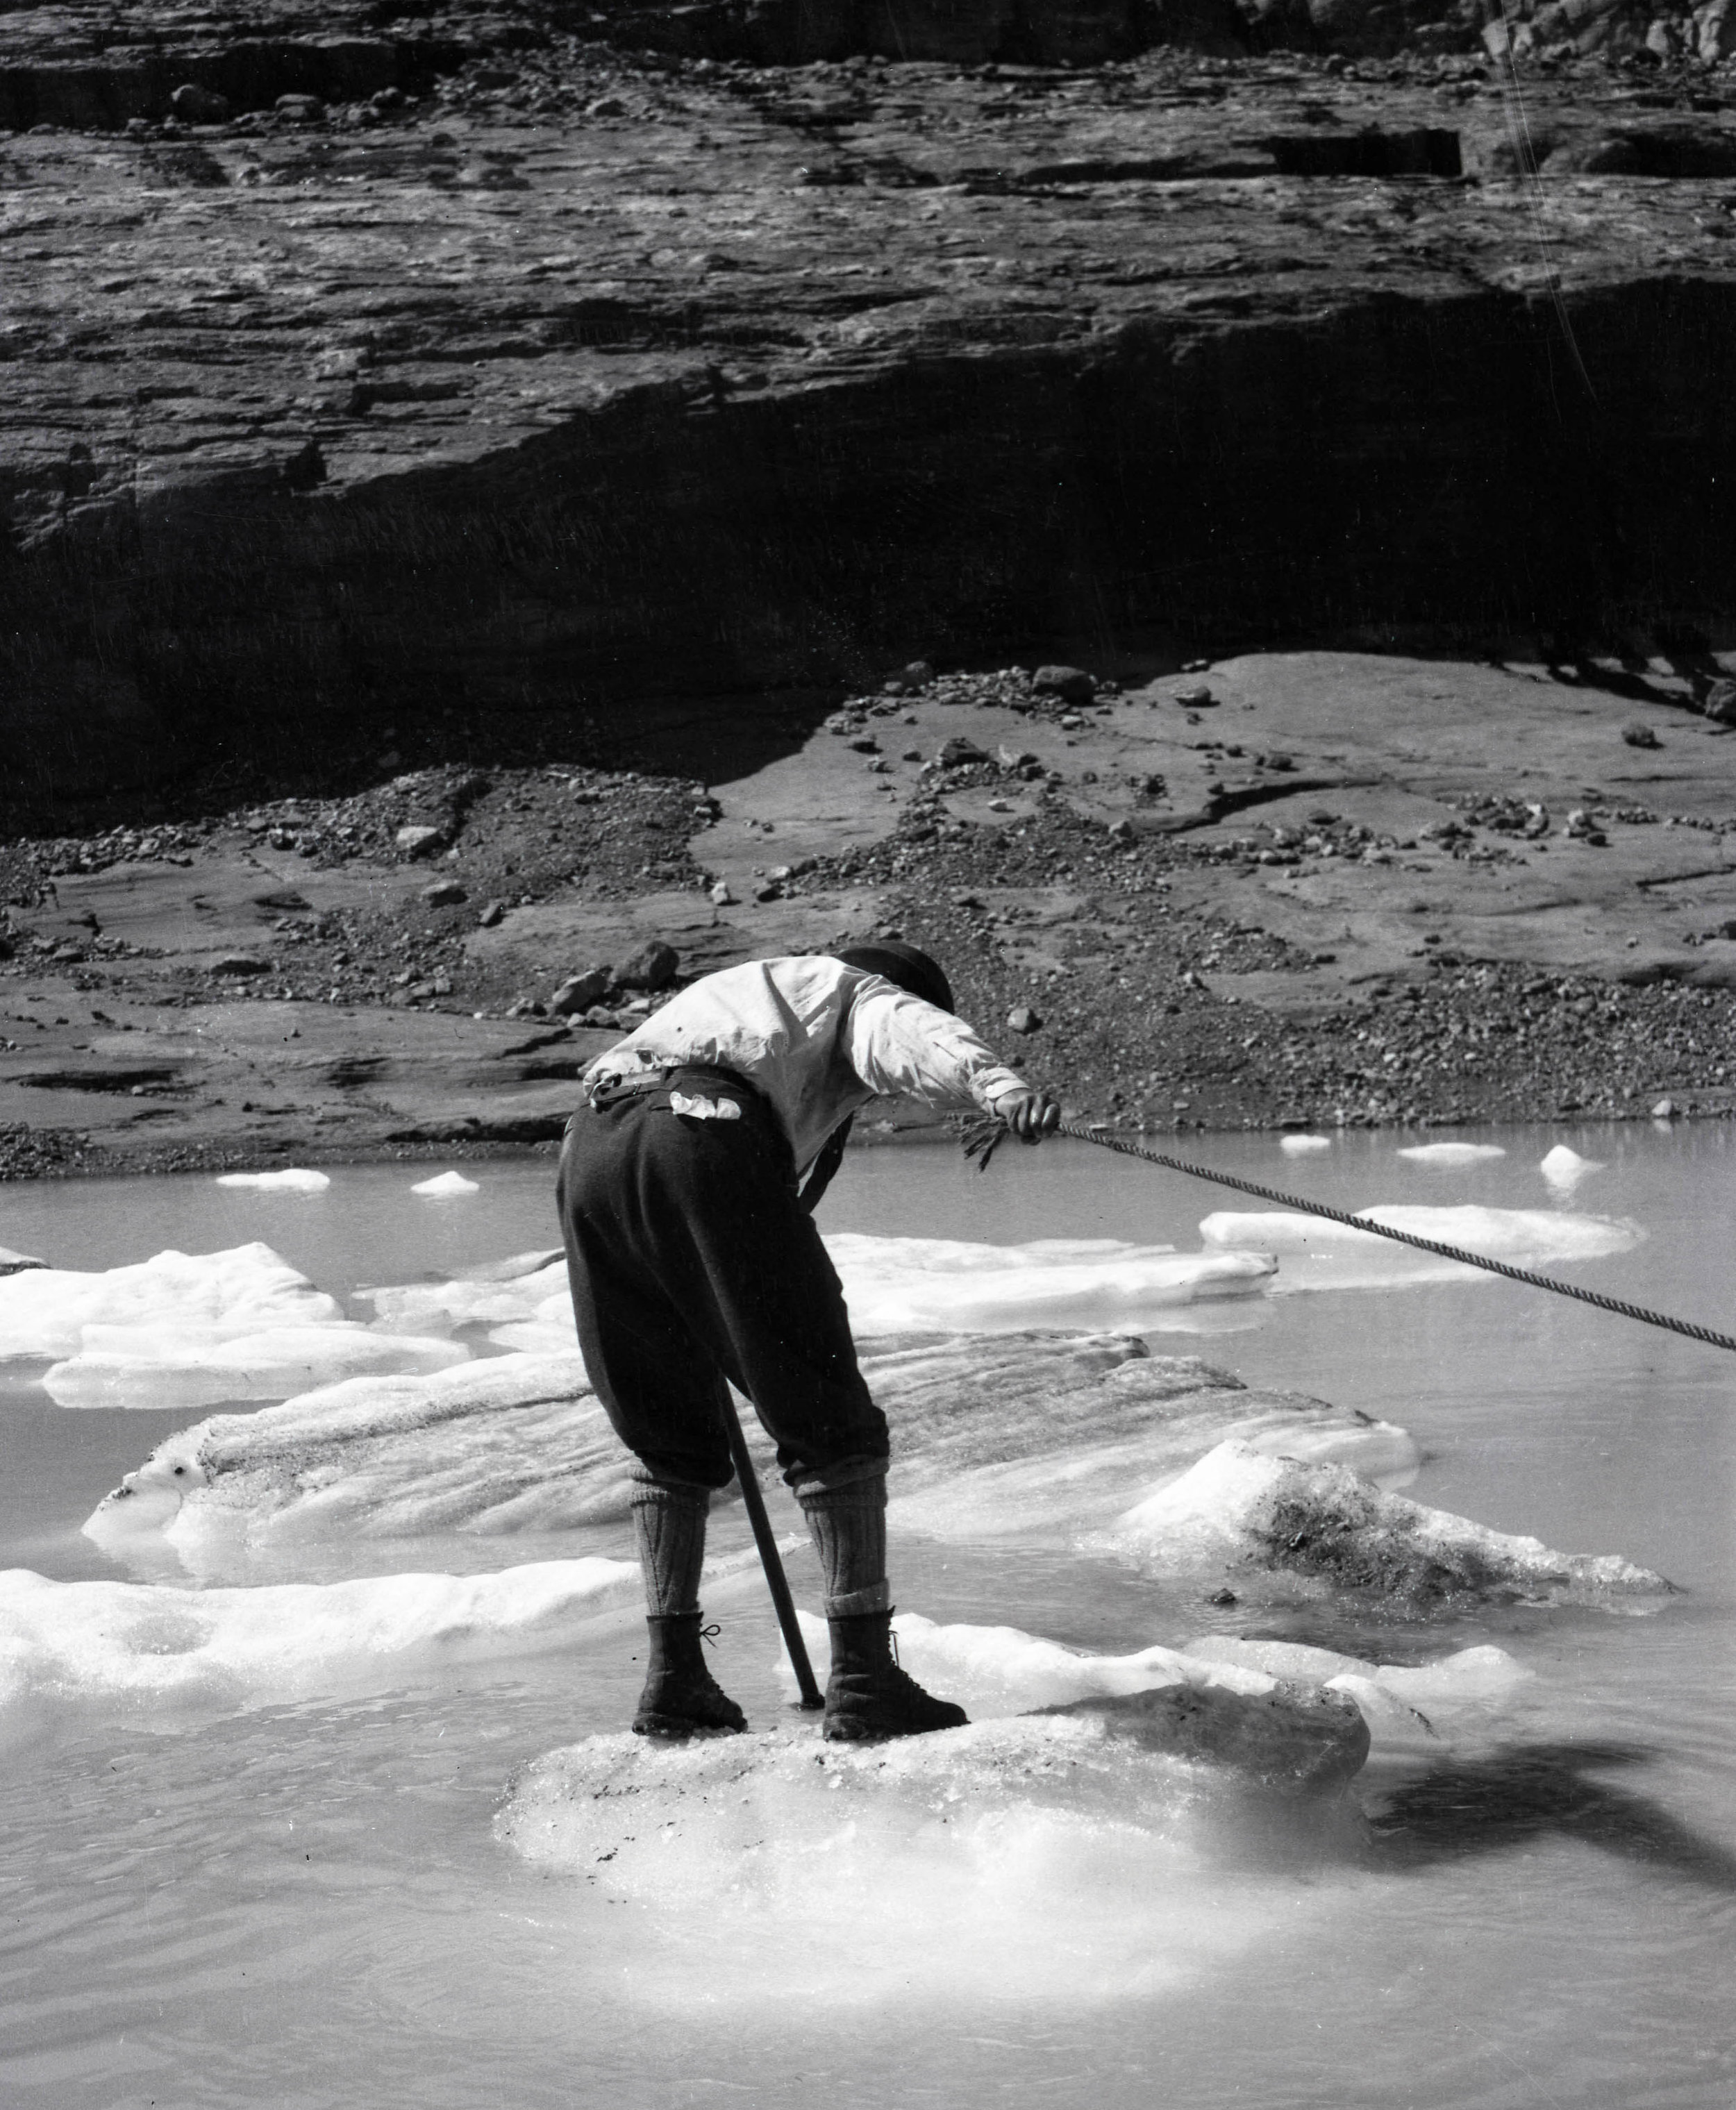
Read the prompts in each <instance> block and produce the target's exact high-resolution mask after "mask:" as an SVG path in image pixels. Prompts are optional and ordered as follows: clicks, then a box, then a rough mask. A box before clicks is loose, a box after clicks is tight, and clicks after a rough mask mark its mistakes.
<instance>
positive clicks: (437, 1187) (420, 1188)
mask: <svg viewBox="0 0 1736 2110" xmlns="http://www.w3.org/2000/svg"><path fill="white" fill-rule="evenodd" d="M481 1192H482V1189H481V1188H480V1187H479V1186H478V1184H477V1182H476V1181H475V1180H466V1179H465V1175H463V1173H461V1172H437V1173H436V1174H435V1175H434V1176H433V1179H432V1180H418V1181H417V1182H416V1184H415V1186H414V1187H412V1188H411V1189H410V1193H412V1194H428V1195H433V1196H436V1197H439V1196H442V1195H446V1194H478V1193H481Z"/></svg>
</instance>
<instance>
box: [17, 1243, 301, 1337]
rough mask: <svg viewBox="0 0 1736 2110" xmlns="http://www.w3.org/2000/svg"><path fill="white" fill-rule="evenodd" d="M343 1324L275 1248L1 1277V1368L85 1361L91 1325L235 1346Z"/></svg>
mask: <svg viewBox="0 0 1736 2110" xmlns="http://www.w3.org/2000/svg"><path fill="white" fill-rule="evenodd" d="M342 1319H343V1313H342V1310H341V1309H340V1307H339V1306H338V1302H337V1300H336V1299H335V1298H333V1297H328V1296H326V1295H325V1294H324V1293H323V1292H322V1291H320V1290H317V1289H315V1288H314V1286H313V1284H311V1283H310V1281H309V1280H308V1279H307V1278H306V1275H300V1274H298V1273H297V1271H296V1270H295V1269H294V1268H292V1266H290V1265H289V1263H288V1261H286V1260H283V1259H280V1258H279V1256H278V1255H277V1254H276V1253H274V1252H272V1250H271V1248H270V1246H266V1245H260V1244H252V1245H244V1246H234V1247H230V1248H229V1249H228V1250H227V1251H225V1252H213V1253H184V1252H160V1253H158V1254H157V1255H156V1256H155V1257H154V1258H153V1259H151V1260H147V1261H135V1262H134V1263H133V1264H132V1265H131V1266H126V1267H112V1268H109V1269H107V1270H103V1271H102V1272H100V1273H92V1274H86V1273H84V1272H82V1271H75V1270H72V1269H70V1268H55V1267H50V1268H33V1269H32V1270H30V1271H29V1273H28V1274H24V1275H8V1276H6V1277H4V1278H3V1279H0V1361H4V1360H5V1359H6V1358H7V1357H8V1356H72V1355H76V1354H77V1352H79V1349H80V1348H81V1347H83V1346H84V1329H86V1327H88V1326H114V1327H145V1328H151V1327H172V1328H177V1329H184V1330H187V1329H202V1331H203V1333H205V1334H206V1335H207V1336H210V1337H214V1338H227V1339H232V1340H233V1339H238V1338H240V1337H241V1336H242V1334H245V1333H261V1332H263V1331H264V1330H265V1329H268V1328H274V1327H279V1326H294V1327H316V1326H324V1325H326V1324H329V1323H334V1322H341V1321H342Z"/></svg>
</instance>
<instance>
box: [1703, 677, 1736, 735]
mask: <svg viewBox="0 0 1736 2110" xmlns="http://www.w3.org/2000/svg"><path fill="white" fill-rule="evenodd" d="M1700 708H1701V709H1702V711H1704V712H1705V713H1706V715H1707V718H1711V719H1713V720H1715V721H1716V723H1718V724H1719V725H1736V681H1714V682H1713V683H1712V685H1711V688H1709V689H1708V690H1707V692H1706V700H1705V702H1704V703H1703V704H1701V706H1700Z"/></svg>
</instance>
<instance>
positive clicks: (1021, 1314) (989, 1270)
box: [826, 1231, 1277, 1336]
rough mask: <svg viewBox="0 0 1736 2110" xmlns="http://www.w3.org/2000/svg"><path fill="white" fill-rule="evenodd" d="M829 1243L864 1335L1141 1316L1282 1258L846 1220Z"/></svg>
mask: <svg viewBox="0 0 1736 2110" xmlns="http://www.w3.org/2000/svg"><path fill="white" fill-rule="evenodd" d="M826 1243H827V1250H828V1251H829V1252H830V1253H831V1255H832V1261H833V1264H834V1265H835V1266H836V1268H837V1270H838V1274H839V1276H840V1277H841V1279H842V1281H843V1284H844V1294H845V1300H846V1301H847V1302H848V1303H849V1306H850V1323H851V1324H852V1325H853V1326H854V1329H855V1331H856V1333H857V1334H858V1335H859V1336H860V1335H863V1334H870V1333H910V1332H915V1331H918V1330H929V1329H933V1330H936V1331H948V1332H954V1333H988V1332H995V1331H999V1330H1002V1329H1006V1330H1009V1331H1010V1330H1013V1329H1022V1328H1024V1327H1027V1326H1033V1325H1038V1326H1040V1325H1061V1326H1068V1325H1079V1324H1086V1325H1090V1324H1096V1325H1103V1324H1129V1325H1137V1324H1140V1323H1142V1321H1143V1322H1144V1323H1150V1321H1151V1320H1152V1319H1153V1318H1154V1316H1155V1315H1159V1314H1161V1313H1163V1312H1165V1311H1170V1310H1172V1309H1173V1308H1174V1307H1175V1306H1180V1305H1189V1304H1197V1303H1199V1302H1203V1301H1206V1300H1208V1299H1217V1298H1221V1297H1249V1296H1258V1294H1259V1293H1260V1292H1261V1291H1262V1290H1263V1289H1264V1288H1266V1286H1267V1282H1268V1281H1269V1279H1270V1278H1271V1276H1272V1275H1274V1274H1275V1273H1276V1270H1277V1263H1276V1261H1274V1260H1272V1259H1271V1257H1270V1256H1268V1255H1266V1254H1263V1253H1251V1252H1234V1253H1228V1252H1217V1253H1178V1252H1175V1251H1174V1250H1173V1248H1172V1247H1168V1246H1135V1245H1127V1244H1125V1243H1122V1242H1121V1241H1120V1240H1118V1239H1115V1238H1067V1239H1061V1238H1042V1239H1038V1240H1036V1241H1034V1242H1033V1243H1030V1244H1027V1245H1017V1246H995V1245H978V1244H970V1243H963V1242H962V1241H959V1240H954V1239H950V1238H873V1237H869V1236H868V1235H866V1234H861V1233H857V1232H849V1231H844V1232H836V1233H834V1234H832V1237H831V1238H828V1239H827V1242H826Z"/></svg>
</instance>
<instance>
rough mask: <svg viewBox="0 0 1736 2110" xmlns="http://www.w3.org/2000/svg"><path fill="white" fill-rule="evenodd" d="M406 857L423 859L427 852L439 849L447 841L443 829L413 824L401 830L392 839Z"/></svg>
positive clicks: (419, 823) (418, 823) (420, 823)
mask: <svg viewBox="0 0 1736 2110" xmlns="http://www.w3.org/2000/svg"><path fill="white" fill-rule="evenodd" d="M392 840H393V842H395V843H396V844H397V846H398V848H399V849H401V850H402V851H403V853H404V854H405V855H406V857H421V856H423V855H424V854H425V853H426V852H427V851H429V850H433V849H438V848H439V847H440V845H441V844H442V843H443V842H444V841H445V840H446V832H445V831H444V830H443V829H442V828H431V827H429V826H427V825H426V823H425V822H411V823H410V825H409V826H407V827H402V828H400V829H399V830H398V831H397V834H396V835H394V836H393V837H392Z"/></svg>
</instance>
